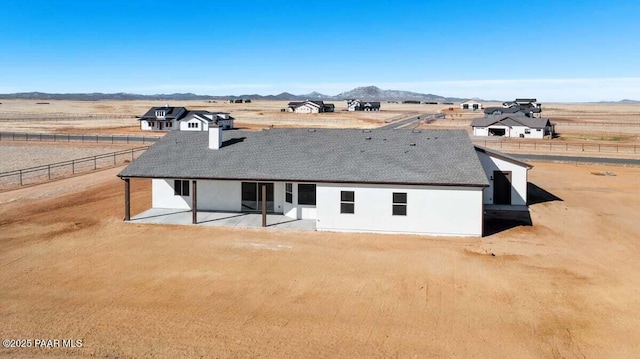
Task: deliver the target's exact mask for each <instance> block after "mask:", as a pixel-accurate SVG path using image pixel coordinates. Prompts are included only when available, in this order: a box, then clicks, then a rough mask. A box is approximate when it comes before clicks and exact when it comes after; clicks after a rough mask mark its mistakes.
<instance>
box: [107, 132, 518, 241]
mask: <svg viewBox="0 0 640 359" xmlns="http://www.w3.org/2000/svg"><path fill="white" fill-rule="evenodd" d="M529 168H530V166H528V165H527V164H524V163H522V162H519V161H517V160H515V159H513V158H511V157H509V156H506V155H501V154H499V153H497V152H495V151H489V150H486V149H481V148H478V147H474V146H473V144H472V143H471V141H470V139H469V137H468V135H467V134H466V132H465V131H463V130H421V131H412V130H402V129H400V130H359V129H270V130H263V131H220V129H219V128H218V127H215V126H209V128H208V131H207V132H200V131H198V132H189V131H184V132H183V131H173V132H170V133H169V134H167V135H166V136H165V137H163V138H162V139H160V140H159V141H158V142H156V143H155V144H154V145H153V146H151V147H150V148H149V149H148V150H147V151H146V152H145V153H144V154H142V155H141V156H140V157H139V158H137V159H136V160H134V161H132V162H131V163H130V164H129V165H128V166H127V167H126V168H125V169H124V170H122V171H121V172H120V173H119V174H118V176H119V177H121V178H122V179H124V180H125V188H126V190H125V193H126V194H125V198H126V200H125V203H127V204H126V206H125V208H126V212H125V220H129V218H130V216H129V205H128V203H129V197H128V196H129V195H128V193H129V189H128V188H129V180H130V179H131V178H150V179H152V204H151V205H152V208H170V209H183V210H190V211H192V213H193V214H194V216H193V218H194V220H193V221H194V223H195V222H196V217H197V216H196V212H197V211H224V212H238V213H241V212H249V213H252V212H257V213H260V212H261V211H262V209H263V208H265V209H266V212H267V213H274V214H281V215H284V216H287V217H289V218H291V219H292V220H296V219H306V220H313V221H315V228H316V230H318V231H343V232H377V233H408V234H424V235H440V236H481V235H482V233H483V210H484V208H485V206H488V205H493V204H499V205H506V206H509V205H526V198H527V197H526V196H527V194H526V181H527V175H526V173H527V170H528V169H529ZM494 183H495V184H496V185H494ZM263 187H264V190H265V191H266V196H264V197H263V196H262V192H261V191H262V190H263ZM263 206H265V207H263Z"/></svg>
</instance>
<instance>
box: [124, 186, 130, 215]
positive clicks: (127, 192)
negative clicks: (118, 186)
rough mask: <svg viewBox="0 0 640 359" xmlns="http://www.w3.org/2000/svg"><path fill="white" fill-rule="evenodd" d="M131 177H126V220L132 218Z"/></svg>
mask: <svg viewBox="0 0 640 359" xmlns="http://www.w3.org/2000/svg"><path fill="white" fill-rule="evenodd" d="M130 181H131V180H130V179H129V178H125V179H124V220H125V221H130V220H131V183H130Z"/></svg>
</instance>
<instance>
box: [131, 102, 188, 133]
mask: <svg viewBox="0 0 640 359" xmlns="http://www.w3.org/2000/svg"><path fill="white" fill-rule="evenodd" d="M186 114H187V109H186V108H184V107H169V106H164V107H152V108H150V109H149V111H147V113H145V114H144V115H142V116H140V117H139V118H138V120H139V121H140V129H141V130H144V131H168V130H173V129H177V125H178V121H180V119H182V118H183V117H184V116H186Z"/></svg>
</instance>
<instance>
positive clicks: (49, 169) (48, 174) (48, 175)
mask: <svg viewBox="0 0 640 359" xmlns="http://www.w3.org/2000/svg"><path fill="white" fill-rule="evenodd" d="M47 178H49V179H51V165H47Z"/></svg>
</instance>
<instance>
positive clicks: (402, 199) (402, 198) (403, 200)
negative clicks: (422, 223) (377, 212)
mask: <svg viewBox="0 0 640 359" xmlns="http://www.w3.org/2000/svg"><path fill="white" fill-rule="evenodd" d="M393 215H394V216H406V215H407V194H406V193H404V192H393Z"/></svg>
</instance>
